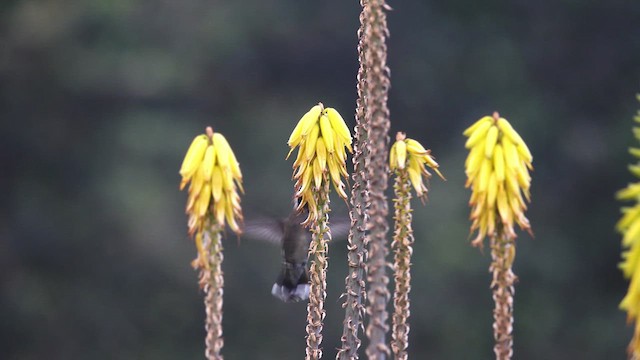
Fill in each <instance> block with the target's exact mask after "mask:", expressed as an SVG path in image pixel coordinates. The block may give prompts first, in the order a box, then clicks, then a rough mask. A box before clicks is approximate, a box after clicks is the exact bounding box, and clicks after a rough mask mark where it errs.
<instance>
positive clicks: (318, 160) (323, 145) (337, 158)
mask: <svg viewBox="0 0 640 360" xmlns="http://www.w3.org/2000/svg"><path fill="white" fill-rule="evenodd" d="M287 144H288V145H289V147H290V148H291V150H290V151H289V154H288V155H287V158H289V155H291V153H292V152H293V150H294V149H295V148H296V147H298V156H297V157H296V161H295V162H294V163H293V168H294V169H295V171H294V175H293V179H294V180H295V181H296V184H295V187H296V195H295V196H296V198H299V199H300V201H299V206H298V211H300V210H302V209H304V208H305V206H306V208H308V210H309V218H308V219H307V220H308V221H311V220H313V219H316V218H317V215H318V214H317V204H316V200H315V199H314V196H313V193H314V189H315V191H317V190H319V189H321V188H322V184H323V181H326V180H325V179H327V180H328V177H327V171H328V173H329V175H330V177H331V181H332V182H333V186H334V187H335V189H336V191H337V192H338V195H340V197H341V198H343V199H346V198H347V193H346V192H345V190H344V188H345V185H344V183H343V182H342V177H344V178H347V176H348V173H347V168H346V160H347V150H349V152H350V153H353V149H352V148H351V133H350V132H349V128H348V127H347V124H345V122H344V120H343V119H342V116H340V114H339V113H338V111H336V109H333V108H325V107H324V106H323V105H322V103H319V104H318V105H316V106H314V107H312V108H311V110H309V111H308V112H307V113H306V114H304V115H303V116H302V118H301V119H300V121H299V122H298V124H297V125H296V127H295V128H294V129H293V132H292V133H291V136H290V137H289V141H288V142H287Z"/></svg>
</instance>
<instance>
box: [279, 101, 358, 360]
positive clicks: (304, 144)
mask: <svg viewBox="0 0 640 360" xmlns="http://www.w3.org/2000/svg"><path fill="white" fill-rule="evenodd" d="M288 145H289V147H290V148H291V151H289V155H290V154H291V152H293V150H294V149H295V148H296V147H297V148H298V154H297V157H296V161H295V162H294V164H293V167H294V169H295V170H294V174H293V179H294V180H295V182H296V183H295V188H296V194H295V196H296V198H297V199H298V204H299V205H298V209H297V210H298V211H304V210H307V211H308V216H307V219H306V220H305V221H304V222H303V224H304V225H306V226H310V227H311V233H312V236H311V245H310V246H309V258H310V259H311V261H310V268H309V278H310V281H311V286H310V290H309V304H308V305H307V327H306V330H307V349H306V359H307V360H310V359H320V358H321V357H322V349H321V348H320V344H321V343H322V326H323V321H324V317H325V314H326V313H325V309H324V301H325V298H326V296H327V292H326V289H327V281H326V279H327V265H328V264H327V251H328V241H329V240H330V239H331V232H330V229H329V211H330V209H329V188H330V182H332V183H333V185H334V188H335V190H336V192H337V193H338V195H339V196H340V197H342V198H343V199H346V198H347V194H346V192H345V185H344V183H343V182H342V179H343V178H346V177H347V169H346V158H347V150H349V152H352V148H351V133H350V132H349V128H348V127H347V125H346V124H345V123H344V120H343V119H342V116H340V114H339V113H338V112H337V111H336V110H335V109H333V108H324V106H323V105H322V103H320V104H318V105H316V106H314V107H312V108H311V110H309V111H308V112H307V113H306V114H305V115H304V116H302V118H301V119H300V121H299V122H298V124H297V125H296V127H295V128H294V130H293V132H292V133H291V136H290V137H289V141H288Z"/></svg>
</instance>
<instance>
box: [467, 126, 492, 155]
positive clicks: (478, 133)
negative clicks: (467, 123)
mask: <svg viewBox="0 0 640 360" xmlns="http://www.w3.org/2000/svg"><path fill="white" fill-rule="evenodd" d="M491 124H492V122H491V121H483V122H482V123H481V124H480V125H478V127H476V128H475V130H474V131H473V132H472V133H471V136H469V139H467V142H466V143H465V144H464V147H465V148H467V149H471V148H472V147H474V146H475V145H476V144H478V143H479V142H480V141H482V140H484V139H485V137H486V135H487V132H488V131H489V129H490V128H491V127H492V126H491Z"/></svg>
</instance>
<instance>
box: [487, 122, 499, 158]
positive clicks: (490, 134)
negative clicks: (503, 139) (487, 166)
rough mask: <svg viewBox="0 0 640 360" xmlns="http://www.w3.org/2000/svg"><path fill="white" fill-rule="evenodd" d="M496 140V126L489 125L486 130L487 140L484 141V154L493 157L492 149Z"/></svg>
mask: <svg viewBox="0 0 640 360" xmlns="http://www.w3.org/2000/svg"><path fill="white" fill-rule="evenodd" d="M497 141H498V128H497V127H496V126H491V128H489V130H488V131H487V140H486V142H485V143H484V156H486V157H487V158H489V159H491V158H492V157H493V149H494V147H495V146H496V142H497Z"/></svg>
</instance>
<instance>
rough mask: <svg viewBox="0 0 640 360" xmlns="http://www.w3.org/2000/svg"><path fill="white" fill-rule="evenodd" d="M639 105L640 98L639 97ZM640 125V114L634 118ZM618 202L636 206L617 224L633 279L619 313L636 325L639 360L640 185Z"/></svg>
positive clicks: (631, 349)
mask: <svg viewBox="0 0 640 360" xmlns="http://www.w3.org/2000/svg"><path fill="white" fill-rule="evenodd" d="M637 98H638V101H640V95H638V96H637ZM634 120H635V121H636V122H637V123H640V111H638V113H637V115H636V116H635V117H634ZM633 133H634V135H635V138H636V139H637V140H639V141H640V127H634V128H633ZM629 152H630V153H631V155H633V156H634V157H635V158H637V159H640V148H630V149H629ZM629 171H630V172H631V173H632V174H633V175H634V176H636V177H639V178H640V163H638V164H635V165H629ZM616 197H617V198H618V199H619V200H625V201H634V202H635V203H634V205H633V206H630V207H623V208H622V214H623V215H622V218H621V219H620V220H619V221H618V223H617V224H616V229H617V230H618V231H619V232H620V233H621V234H622V236H623V238H622V247H623V249H624V252H623V253H622V263H621V264H620V269H621V270H622V273H623V275H624V277H625V278H627V279H630V280H631V281H630V283H629V289H628V290H627V294H626V296H625V297H624V299H622V302H621V303H620V309H622V310H624V311H626V312H627V321H628V322H629V323H635V326H634V333H633V338H632V339H631V342H630V343H629V346H628V348H627V353H628V358H629V359H634V360H635V359H640V322H639V321H638V315H640V270H639V269H640V267H639V266H638V265H639V264H640V262H639V261H640V182H638V181H637V182H635V183H632V184H629V185H628V186H627V187H626V188H624V189H622V190H620V191H618V193H617V194H616Z"/></svg>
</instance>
